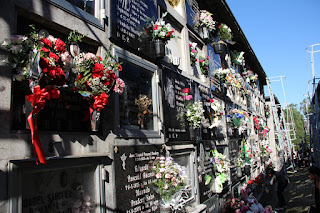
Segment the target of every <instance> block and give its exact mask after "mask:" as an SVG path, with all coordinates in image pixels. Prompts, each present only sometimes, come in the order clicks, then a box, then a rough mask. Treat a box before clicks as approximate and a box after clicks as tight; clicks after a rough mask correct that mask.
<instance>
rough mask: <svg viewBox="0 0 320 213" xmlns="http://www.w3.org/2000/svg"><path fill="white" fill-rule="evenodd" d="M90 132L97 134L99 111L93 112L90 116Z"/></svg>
mask: <svg viewBox="0 0 320 213" xmlns="http://www.w3.org/2000/svg"><path fill="white" fill-rule="evenodd" d="M90 123H91V131H93V132H97V131H98V130H99V127H100V111H97V110H93V112H92V113H91V116H90Z"/></svg>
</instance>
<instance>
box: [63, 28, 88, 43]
mask: <svg viewBox="0 0 320 213" xmlns="http://www.w3.org/2000/svg"><path fill="white" fill-rule="evenodd" d="M84 37H85V35H82V34H80V33H78V31H77V30H73V31H71V32H70V33H69V36H68V41H67V42H66V44H70V43H71V42H82V39H83V38H84Z"/></svg>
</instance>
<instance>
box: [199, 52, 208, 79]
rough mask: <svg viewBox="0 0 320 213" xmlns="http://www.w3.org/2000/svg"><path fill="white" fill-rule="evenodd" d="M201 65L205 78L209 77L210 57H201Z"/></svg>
mask: <svg viewBox="0 0 320 213" xmlns="http://www.w3.org/2000/svg"><path fill="white" fill-rule="evenodd" d="M199 65H200V70H201V73H202V74H203V75H205V76H208V73H209V56H208V55H207V56H206V57H203V56H200V57H199Z"/></svg>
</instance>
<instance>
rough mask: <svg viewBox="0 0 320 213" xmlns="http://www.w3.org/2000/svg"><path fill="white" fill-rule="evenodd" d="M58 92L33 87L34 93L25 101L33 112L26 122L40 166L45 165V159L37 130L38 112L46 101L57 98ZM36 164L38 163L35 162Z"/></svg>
mask: <svg viewBox="0 0 320 213" xmlns="http://www.w3.org/2000/svg"><path fill="white" fill-rule="evenodd" d="M59 96H60V91H59V90H57V89H56V88H53V87H51V88H43V89H40V86H35V87H34V92H33V94H31V95H27V101H29V102H31V106H32V107H33V110H32V111H31V113H30V114H29V116H28V122H29V126H30V131H31V140H32V144H33V147H34V150H35V155H36V159H39V162H40V163H42V164H47V162H46V158H45V156H44V154H43V151H42V147H41V143H40V138H39V135H38V130H37V116H38V112H40V110H42V109H43V108H44V107H45V104H46V100H50V99H51V98H59ZM34 115H35V118H36V119H35V123H33V116H34ZM37 164H38V161H37Z"/></svg>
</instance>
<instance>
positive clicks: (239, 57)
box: [230, 50, 244, 66]
mask: <svg viewBox="0 0 320 213" xmlns="http://www.w3.org/2000/svg"><path fill="white" fill-rule="evenodd" d="M230 53H231V59H232V62H233V63H235V64H237V65H240V66H242V65H244V56H243V55H244V52H237V51H235V50H233V51H230Z"/></svg>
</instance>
